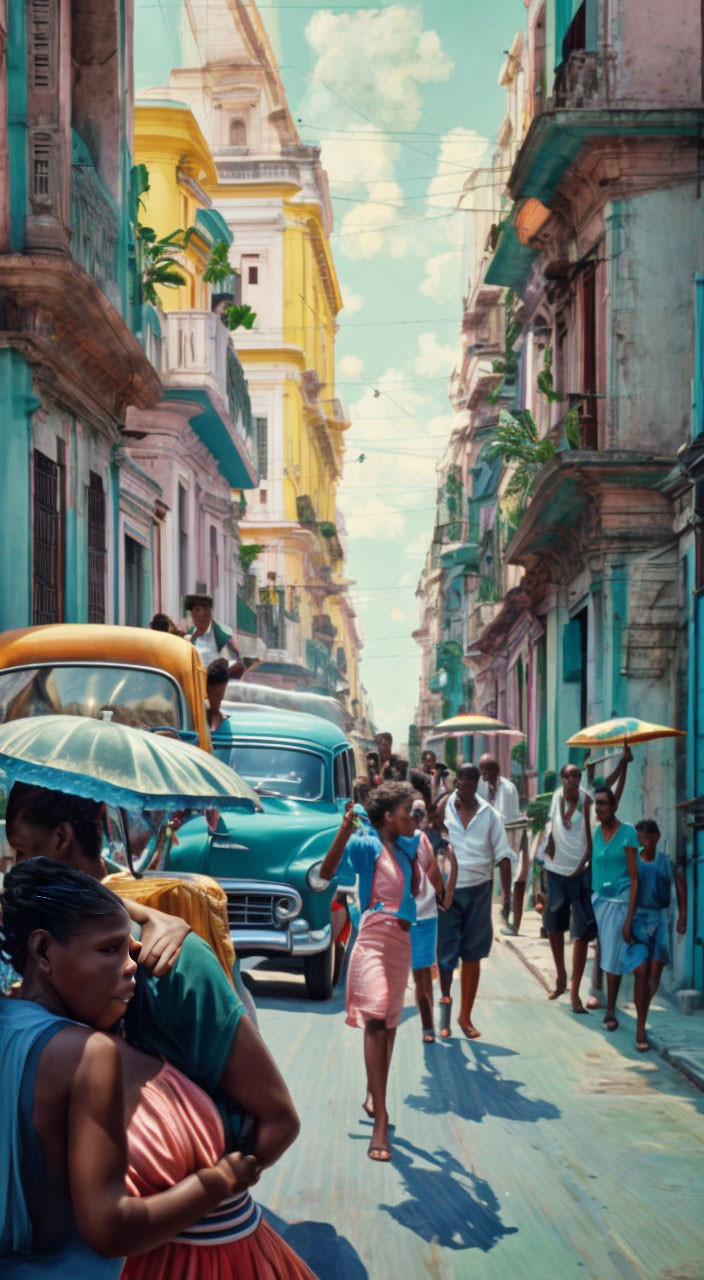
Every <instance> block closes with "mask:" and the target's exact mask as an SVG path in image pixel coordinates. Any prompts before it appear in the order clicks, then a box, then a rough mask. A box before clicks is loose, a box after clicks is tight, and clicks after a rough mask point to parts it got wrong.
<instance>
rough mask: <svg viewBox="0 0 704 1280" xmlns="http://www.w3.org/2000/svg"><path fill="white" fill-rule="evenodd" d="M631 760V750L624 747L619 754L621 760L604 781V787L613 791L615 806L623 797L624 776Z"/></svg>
mask: <svg viewBox="0 0 704 1280" xmlns="http://www.w3.org/2000/svg"><path fill="white" fill-rule="evenodd" d="M632 760H633V755H632V752H631V748H630V747H624V748H623V751H622V753H621V758H620V760H619V762H618V764H617V765H616V768H615V769H614V770H613V772H612V773H610V774H609V776H608V778H607V779H606V786H607V787H610V789H611V790H612V791H613V793H614V796H615V798H616V803H617V804H618V803H619V801H620V799H621V796H622V795H623V788H624V787H625V785H626V775H627V773H628V766H629V764H630V763H631V761H632Z"/></svg>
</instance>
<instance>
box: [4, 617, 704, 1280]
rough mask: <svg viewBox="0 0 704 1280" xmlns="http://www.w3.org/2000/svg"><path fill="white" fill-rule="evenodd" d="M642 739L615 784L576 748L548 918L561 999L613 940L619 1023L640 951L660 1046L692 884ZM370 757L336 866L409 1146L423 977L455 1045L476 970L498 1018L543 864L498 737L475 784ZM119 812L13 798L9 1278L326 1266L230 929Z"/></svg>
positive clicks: (82, 1279) (366, 1020) (367, 1050)
mask: <svg viewBox="0 0 704 1280" xmlns="http://www.w3.org/2000/svg"><path fill="white" fill-rule="evenodd" d="M196 603H197V602H196ZM194 621H195V612H194ZM202 622H203V627H204V629H203V632H202V634H203V635H205V634H206V633H207V630H208V627H209V626H210V623H208V619H207V618H204V619H202ZM211 622H212V620H211ZM206 624H207V625H206ZM196 626H197V624H196ZM217 642H218V637H217V636H216V637H215V643H216V645H217ZM231 656H232V655H223V654H221V653H219V652H216V654H215V656H214V657H213V658H212V661H211V664H210V666H209V670H208V693H209V719H210V723H211V726H212V727H215V728H219V727H220V725H221V722H222V716H221V712H220V703H221V701H222V696H223V693H224V691H225V688H226V683H227V678H228V677H229V676H230V675H231V674H232V665H234V664H232V663H231V662H230V657H231ZM629 759H630V755H629V753H628V752H624V755H623V756H622V758H621V760H620V761H619V763H618V765H617V768H616V769H615V770H614V772H613V773H612V775H611V777H610V778H609V779H608V780H607V781H606V782H604V783H603V784H600V785H598V786H595V787H594V788H593V790H592V791H591V792H590V791H589V790H588V789H587V788H585V787H583V786H582V783H581V773H580V770H579V769H578V768H577V766H575V765H566V766H565V767H564V768H563V770H562V772H561V775H560V786H559V787H558V788H557V789H556V791H555V793H554V795H553V797H552V801H551V805H550V811H549V817H548V823H547V832H546V838H545V841H544V847H543V850H542V854H543V860H544V863H543V864H544V867H545V876H546V879H547V886H546V889H547V892H546V903H545V910H544V926H545V930H546V932H547V936H548V938H549V942H550V947H551V950H552V954H553V957H554V961H555V970H556V982H555V988H554V990H553V991H552V992H551V993H550V998H551V999H557V998H558V997H559V996H561V995H562V994H563V993H564V992H566V990H567V983H568V977H567V971H566V966H565V950H564V936H565V933H566V932H567V930H568V928H569V929H570V930H571V932H572V935H573V938H574V950H573V967H572V974H571V985H570V998H571V1004H572V1009H573V1011H574V1013H575V1014H583V1013H585V1012H586V1008H587V1006H588V1005H589V1003H590V1002H589V1001H587V1006H585V1005H584V1004H583V1003H582V1000H581V996H580V984H581V981H582V978H583V974H584V969H585V965H586V961H587V949H588V945H589V942H590V941H592V940H593V939H595V938H596V937H597V936H598V941H599V951H600V965H601V969H603V972H604V973H605V975H606V985H607V1007H606V1013H605V1017H604V1024H605V1027H606V1029H607V1030H608V1031H612V1030H614V1029H615V1027H616V1026H617V1025H618V1021H617V1015H616V1001H617V996H618V991H619V984H620V981H621V977H622V975H623V974H624V973H629V972H632V973H633V974H634V980H635V1004H636V1011H637V1029H636V1046H637V1048H638V1049H639V1050H640V1051H642V1052H645V1051H646V1050H647V1049H648V1048H649V1042H648V1038H647V1033H646V1019H647V1014H648V1009H649V1005H650V1001H651V1000H652V997H653V995H654V993H655V991H656V990H657V987H658V983H659V981H660V976H661V973H662V969H663V967H664V965H665V964H667V963H668V961H669V943H668V923H667V909H668V906H669V904H670V899H671V896H672V893H673V889H674V890H675V892H676V895H677V902H678V911H679V914H678V921H677V928H678V930H679V931H680V932H683V931H684V928H685V917H686V902H685V898H684V889H683V886H682V883H681V881H680V879H679V878H678V877H677V876H675V874H674V872H673V868H672V864H671V863H670V860H669V859H668V857H667V855H666V854H665V853H663V852H662V851H661V850H659V848H658V841H659V837H660V832H659V830H658V827H657V824H656V823H655V822H654V821H653V820H651V819H643V820H641V821H639V822H637V823H636V825H635V827H634V826H631V825H630V824H629V823H626V822H622V821H621V820H620V819H619V818H618V817H617V810H618V804H619V799H620V797H621V795H622V792H623V787H624V784H625V779H626V773H627V769H628V763H629ZM367 774H368V776H367V777H366V778H360V779H358V780H357V783H356V784H355V798H354V801H350V802H349V804H348V806H347V809H346V811H345V814H344V817H343V820H342V823H341V826H340V828H339V831H338V832H337V834H336V836H335V838H334V840H333V842H332V844H331V846H330V849H329V851H328V853H327V855H326V857H325V858H324V860H323V863H322V866H321V868H320V877H321V879H323V880H328V881H329V880H332V879H333V878H334V876H335V872H336V870H337V868H338V866H339V864H340V862H341V860H342V857H343V855H346V856H347V858H348V859H349V861H350V862H351V864H352V866H353V867H354V869H355V871H356V874H357V877H358V896H359V907H360V913H361V914H360V917H359V924H358V929H357V936H356V940H355V943H354V947H353V950H352V953H351V959H350V962H349V966H348V972H347V987H346V1011H347V1023H348V1024H349V1025H350V1026H353V1027H357V1028H359V1029H361V1030H362V1031H363V1043H364V1068H365V1073H366V1093H365V1097H364V1101H363V1103H362V1106H363V1109H364V1111H365V1112H366V1113H367V1115H368V1116H369V1117H370V1119H371V1121H372V1133H371V1139H370V1142H369V1147H368V1155H369V1158H370V1159H371V1160H373V1161H375V1162H379V1163H387V1162H389V1161H390V1160H391V1159H392V1148H391V1145H390V1138H389V1117H388V1110H387V1104H386V1097H387V1085H388V1078H389V1071H390V1067H391V1061H392V1055H393V1050H394V1043H395V1038H396V1031H397V1028H398V1026H399V1024H400V1022H401V1017H402V1011H403V1005H404V998H405V993H406V989H407V985H408V982H409V979H410V977H411V975H412V977H413V984H414V990H415V999H416V1004H417V1007H418V1012H419V1015H420V1025H421V1035H422V1040H423V1043H424V1045H431V1044H432V1043H433V1042H434V1040H435V1034H436V1032H435V1021H434V1007H433V1005H434V996H433V982H434V977H435V976H437V977H438V979H439V987H440V997H439V1019H438V1021H439V1027H438V1033H439V1037H440V1039H441V1040H448V1039H449V1038H450V1037H451V1035H452V1009H453V978H454V974H455V972H456V970H457V968H458V966H459V977H460V982H459V988H460V996H459V1008H458V1010H457V1024H458V1026H459V1028H460V1031H461V1033H462V1034H463V1035H464V1036H465V1037H466V1038H467V1039H468V1040H470V1041H472V1040H476V1039H478V1038H479V1037H480V1036H481V1031H480V1029H479V1028H478V1026H477V1023H476V1020H475V1002H476V997H477V993H478V989H479V984H480V977H481V963H482V961H483V960H484V959H486V957H487V956H488V955H489V953H490V950H491V946H492V941H493V926H492V900H493V896H494V885H495V878H496V875H498V877H499V878H500V885H501V894H502V899H503V907H504V915H505V917H507V918H508V917H509V915H510V913H511V912H512V913H513V924H512V925H507V928H512V929H514V930H517V929H518V928H519V927H520V919H521V912H522V910H523V901H524V895H525V891H526V884H527V881H528V874H529V860H528V855H527V841H526V840H525V839H524V838H523V830H522V827H523V825H524V824H523V823H522V819H521V814H520V804H519V798H518V793H517V791H516V788H515V786H514V784H513V783H512V782H511V781H510V780H509V779H507V778H503V777H502V776H501V773H500V768H499V764H498V762H497V761H496V760H495V759H494V758H493V757H492V756H483V757H482V758H481V759H480V761H479V765H478V766H475V765H474V764H470V763H463V764H461V765H460V767H459V768H458V770H457V774H456V776H455V777H454V779H453V778H452V776H451V775H450V773H449V770H447V769H446V768H445V766H443V765H442V764H440V763H439V762H438V760H437V757H436V756H435V754H434V753H433V752H432V751H426V752H425V753H424V754H423V757H422V760H421V767H420V768H419V769H411V768H410V766H409V764H408V762H407V761H406V760H404V759H403V758H402V757H400V756H399V755H397V754H395V753H394V751H393V741H392V738H391V735H390V734H388V733H381V734H379V735H378V737H377V740H376V750H375V751H373V752H371V753H370V754H369V756H368V757H367ZM103 820H104V811H103V806H102V805H101V804H99V803H97V802H95V801H92V800H86V799H78V798H77V797H74V796H68V795H64V794H62V793H59V792H56V791H50V790H47V789H45V788H42V787H39V786H35V785H28V784H24V783H15V785H14V786H13V788H12V790H11V792H10V796H9V799H8V805H7V815H6V834H7V839H8V841H9V843H10V845H11V846H12V848H13V849H14V851H15V854H16V864H15V866H14V867H13V868H12V869H11V870H10V871H9V872H8V873H7V875H6V876H5V881H4V886H3V896H2V925H1V926H0V956H1V957H2V958H4V961H5V964H6V965H7V966H9V967H10V968H11V977H13V978H15V979H16V983H15V987H16V986H17V985H18V984H19V983H21V986H20V988H19V991H17V990H16V989H15V990H14V991H13V995H14V996H15V998H12V999H11V998H2V999H0V1063H1V1064H2V1066H1V1069H0V1082H1V1084H2V1089H3V1099H4V1106H3V1108H2V1112H1V1113H0V1142H2V1149H3V1152H4V1153H5V1155H4V1160H3V1162H2V1163H1V1164H0V1262H1V1268H0V1269H1V1270H2V1274H3V1276H7V1277H8V1278H11V1280H25V1278H26V1277H34V1276H41V1275H46V1276H49V1275H51V1276H66V1277H69V1276H70V1277H71V1278H72V1280H101V1278H102V1277H105V1280H107V1278H108V1277H117V1276H122V1277H123V1278H124V1280H179V1278H183V1280H216V1277H222V1278H223V1280H235V1277H237V1278H238V1280H242V1278H243V1280H247V1278H248V1277H252V1280H254V1278H255V1277H258V1278H261V1277H266V1278H267V1280H289V1278H291V1280H299V1278H300V1280H306V1278H308V1280H310V1278H311V1277H312V1272H311V1271H310V1270H309V1268H308V1267H307V1265H306V1264H305V1263H304V1262H303V1261H302V1260H301V1259H300V1258H298V1257H297V1255H296V1254H295V1253H294V1252H293V1251H292V1250H291V1249H290V1248H289V1246H288V1245H287V1244H286V1243H285V1241H284V1240H283V1239H282V1238H281V1237H280V1236H279V1235H278V1234H277V1233H276V1232H275V1231H274V1230H273V1229H272V1227H271V1226H270V1225H269V1224H268V1223H267V1222H266V1221H265V1219H264V1218H263V1216H262V1213H261V1210H260V1208H259V1206H258V1205H257V1203H256V1200H255V1199H254V1198H253V1196H252V1192H251V1189H252V1188H253V1187H254V1185H255V1184H256V1182H257V1180H258V1178H259V1177H260V1174H261V1172H262V1171H263V1170H264V1169H265V1168H267V1167H268V1166H270V1165H272V1164H273V1163H274V1162H275V1161H277V1160H278V1159H279V1158H280V1157H281V1155H282V1154H283V1153H284V1151H285V1150H286V1149H287V1148H288V1147H289V1146H290V1144H291V1143H292V1142H293V1141H294V1140H295V1138H296V1136H297V1134H298V1129H299V1122H298V1117H297V1114H296V1111H295V1107H294V1104H293V1101H292V1099H291V1096H290V1094H289V1091H288V1089H287V1087H286V1084H285V1083H284V1081H283V1079H282V1078H281V1075H280V1074H279V1072H278V1069H277V1067H276V1065H275V1063H274V1061H273V1059H272V1057H271V1055H270V1053H269V1051H268V1049H267V1047H266V1045H265V1043H264V1041H263V1039H262V1038H261V1036H260V1034H259V1031H258V1029H257V1026H256V1016H255V1015H254V1011H253V1009H252V1007H251V1005H249V1006H248V1007H245V1004H244V1003H243V1001H242V999H241V998H240V995H239V994H238V990H237V985H236V981H235V976H234V974H233V969H232V964H231V959H230V960H228V958H227V955H225V958H223V955H221V954H219V953H218V949H217V948H215V949H213V948H211V947H210V946H209V945H208V943H207V941H205V940H204V936H208V935H207V932H205V934H204V936H199V934H198V932H197V930H196V929H195V927H194V928H193V929H191V928H190V927H189V925H188V924H186V923H184V921H183V920H181V919H179V918H178V917H177V916H172V915H169V914H166V913H164V912H162V911H159V910H156V909H155V908H154V907H153V906H150V905H148V904H145V902H144V901H140V900H139V894H137V893H135V899H131V898H130V897H129V896H128V895H126V894H125V892H124V886H123V885H122V883H121V880H122V878H117V880H113V883H114V884H115V888H117V889H119V892H117V893H116V892H114V891H113V889H112V888H111V887H110V886H109V884H107V883H106V875H105V868H104V865H103V863H102V860H101V848H102V836H103ZM118 881H119V883H118ZM336 923H337V924H338V925H342V923H343V921H342V919H339V920H337V921H336ZM337 932H338V934H339V928H338V931H337ZM203 933H204V931H203V930H201V934H203ZM592 1003H594V1001H593V1000H592ZM125 1255H128V1256H127V1257H125ZM313 1280H314V1278H313Z"/></svg>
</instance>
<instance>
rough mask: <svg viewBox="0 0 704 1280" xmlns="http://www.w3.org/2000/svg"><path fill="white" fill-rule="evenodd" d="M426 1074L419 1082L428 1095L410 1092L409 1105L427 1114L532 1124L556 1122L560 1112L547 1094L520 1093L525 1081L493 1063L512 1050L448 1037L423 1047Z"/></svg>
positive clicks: (510, 1054) (477, 1121)
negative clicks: (532, 1095) (542, 1096)
mask: <svg viewBox="0 0 704 1280" xmlns="http://www.w3.org/2000/svg"><path fill="white" fill-rule="evenodd" d="M424 1056H425V1063H426V1066H427V1067H428V1074H427V1075H424V1076H423V1078H422V1081H421V1085H422V1088H423V1089H424V1091H425V1092H424V1093H422V1094H409V1095H408V1097H407V1098H406V1099H405V1101H406V1104H407V1106H409V1107H414V1108H415V1109H416V1110H417V1111H424V1112H425V1113H426V1115H431V1116H437V1115H447V1113H448V1112H449V1113H451V1114H453V1115H456V1116H460V1117H461V1118H462V1119H463V1120H473V1121H475V1122H476V1123H477V1124H480V1123H481V1121H482V1120H483V1119H484V1117H485V1116H500V1117H501V1118H502V1119H505V1120H517V1121H522V1122H523V1123H528V1124H531V1123H534V1122H535V1121H536V1120H558V1119H559V1117H560V1115H561V1112H560V1109H559V1107H556V1106H555V1104H554V1103H552V1102H548V1101H546V1099H544V1098H528V1097H526V1096H525V1095H524V1094H522V1093H521V1089H523V1087H524V1086H523V1082H522V1081H521V1080H509V1079H507V1078H506V1077H505V1076H503V1075H502V1074H501V1072H500V1071H499V1070H498V1069H497V1067H495V1066H494V1064H493V1062H492V1059H493V1058H508V1057H511V1058H514V1057H517V1056H518V1055H517V1053H516V1051H515V1050H514V1049H507V1048H505V1047H504V1046H502V1045H495V1044H487V1043H486V1042H479V1041H478V1040H474V1041H472V1044H471V1049H470V1048H469V1042H467V1043H465V1042H463V1041H460V1040H450V1041H449V1042H447V1043H446V1044H443V1045H442V1046H438V1045H437V1044H435V1045H428V1046H427V1047H426V1049H425V1055H424Z"/></svg>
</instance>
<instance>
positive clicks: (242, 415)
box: [161, 311, 257, 489]
mask: <svg viewBox="0 0 704 1280" xmlns="http://www.w3.org/2000/svg"><path fill="white" fill-rule="evenodd" d="M161 356H162V367H161V379H162V382H163V384H164V388H165V397H164V398H165V399H167V400H182V401H183V400H186V401H195V403H196V404H197V405H199V406H200V412H197V413H195V414H194V416H193V418H191V426H192V428H193V430H194V431H195V433H196V435H197V436H199V437H200V439H201V440H202V441H203V443H204V444H205V445H206V446H207V448H208V449H209V450H210V452H211V453H212V455H213V457H214V458H215V459H216V460H217V462H218V465H219V467H220V471H221V472H222V474H223V475H224V476H225V479H226V480H227V481H228V482H229V484H230V485H231V486H232V487H233V488H235V489H252V488H253V487H254V486H255V484H256V482H257V477H256V470H255V466H254V462H253V460H252V456H251V452H250V450H251V444H250V438H249V435H248V431H247V426H248V424H249V425H251V409H250V406H249V393H248V391H247V386H246V382H245V379H244V374H243V373H242V367H241V365H240V362H239V360H238V358H237V355H236V353H235V352H234V350H233V349H232V346H231V344H230V337H229V334H228V331H227V329H226V328H225V326H224V325H223V323H222V321H221V319H220V317H219V316H217V315H215V314H214V313H213V312H212V311H169V312H167V313H166V314H165V315H164V317H163V325H162V345H161Z"/></svg>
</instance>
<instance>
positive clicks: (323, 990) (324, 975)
mask: <svg viewBox="0 0 704 1280" xmlns="http://www.w3.org/2000/svg"><path fill="white" fill-rule="evenodd" d="M303 964H304V973H305V978H306V988H307V991H308V995H309V997H310V999H311V1000H329V999H330V997H331V996H332V988H333V970H334V967H335V946H334V943H332V942H331V943H330V946H329V947H326V948H325V950H324V951H319V952H318V953H317V955H314V956H306V957H305V959H304V962H303Z"/></svg>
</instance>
